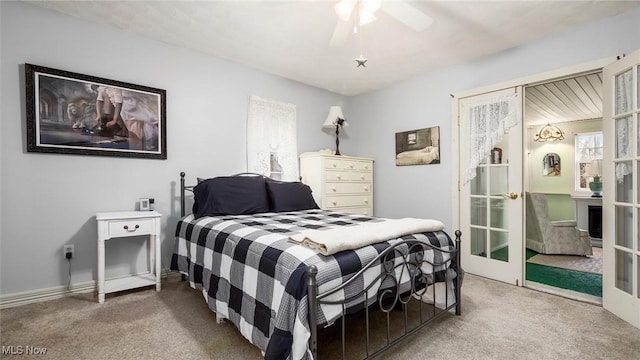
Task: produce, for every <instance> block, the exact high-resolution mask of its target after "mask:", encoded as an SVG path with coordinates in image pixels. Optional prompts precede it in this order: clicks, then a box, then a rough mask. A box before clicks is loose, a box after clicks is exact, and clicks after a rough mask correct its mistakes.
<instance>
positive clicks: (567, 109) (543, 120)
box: [524, 72, 602, 126]
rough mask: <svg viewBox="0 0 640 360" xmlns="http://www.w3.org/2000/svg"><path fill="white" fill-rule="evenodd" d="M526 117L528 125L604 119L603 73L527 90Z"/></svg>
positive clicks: (532, 87)
mask: <svg viewBox="0 0 640 360" xmlns="http://www.w3.org/2000/svg"><path fill="white" fill-rule="evenodd" d="M524 118H525V124H526V126H538V125H545V124H547V123H551V124H552V123H558V122H568V121H576V120H588V119H599V118H602V73H601V72H597V73H591V74H585V75H580V76H577V77H571V78H567V79H561V80H556V81H553V82H549V83H544V84H538V85H532V86H529V87H526V89H525V113H524Z"/></svg>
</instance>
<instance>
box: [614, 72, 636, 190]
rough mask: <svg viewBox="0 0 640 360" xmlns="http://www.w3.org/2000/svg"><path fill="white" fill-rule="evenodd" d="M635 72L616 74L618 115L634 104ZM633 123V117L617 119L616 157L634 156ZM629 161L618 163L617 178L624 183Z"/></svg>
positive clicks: (627, 173) (628, 171)
mask: <svg viewBox="0 0 640 360" xmlns="http://www.w3.org/2000/svg"><path fill="white" fill-rule="evenodd" d="M632 104H633V74H632V72H631V70H628V71H626V72H624V73H622V74H620V75H618V76H616V115H617V114H622V113H625V112H628V111H631V107H632V106H633V105H632ZM631 131H633V123H632V120H631V117H625V118H622V119H618V120H616V157H617V158H629V157H632V156H633V140H632V138H631V137H632V136H633V134H631ZM629 165H630V164H629V163H627V162H619V163H617V164H616V180H617V181H618V183H622V181H623V180H624V177H625V176H626V175H629V174H631V170H632V169H631V166H629Z"/></svg>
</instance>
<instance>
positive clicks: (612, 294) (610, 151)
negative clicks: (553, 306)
mask: <svg viewBox="0 0 640 360" xmlns="http://www.w3.org/2000/svg"><path fill="white" fill-rule="evenodd" d="M639 72H640V50H637V51H635V52H634V53H633V54H631V55H629V56H626V57H623V58H622V59H620V60H618V61H616V62H614V63H612V64H610V65H607V66H605V67H604V71H603V81H604V93H603V133H604V139H605V140H604V143H605V149H604V164H603V165H604V166H603V167H604V174H603V177H602V179H603V183H604V192H603V264H604V268H603V279H602V280H603V281H602V290H603V294H602V304H603V306H604V308H605V309H607V310H608V311H610V312H612V313H614V314H615V315H617V316H618V317H620V318H622V319H624V320H625V321H628V322H629V323H631V324H633V325H634V326H636V327H639V328H640V176H639V175H640V81H638V75H639Z"/></svg>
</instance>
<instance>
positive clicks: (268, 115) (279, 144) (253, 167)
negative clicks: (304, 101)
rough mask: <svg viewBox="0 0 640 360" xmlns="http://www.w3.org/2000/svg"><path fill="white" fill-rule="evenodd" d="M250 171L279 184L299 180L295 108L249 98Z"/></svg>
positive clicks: (261, 99) (248, 158) (248, 151)
mask: <svg viewBox="0 0 640 360" xmlns="http://www.w3.org/2000/svg"><path fill="white" fill-rule="evenodd" d="M247 171H249V172H255V173H258V174H262V175H265V176H269V177H271V178H274V179H278V180H285V181H294V180H298V145H297V140H296V106H295V105H293V104H286V103H282V102H278V101H274V100H269V99H263V98H260V97H258V96H251V97H250V98H249V111H248V117H247Z"/></svg>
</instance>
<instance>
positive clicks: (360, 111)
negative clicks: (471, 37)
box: [347, 8, 640, 236]
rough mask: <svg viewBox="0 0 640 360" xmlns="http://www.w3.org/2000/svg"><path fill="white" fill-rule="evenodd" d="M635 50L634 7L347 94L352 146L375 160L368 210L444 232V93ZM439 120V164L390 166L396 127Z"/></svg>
mask: <svg viewBox="0 0 640 360" xmlns="http://www.w3.org/2000/svg"><path fill="white" fill-rule="evenodd" d="M638 48H640V9H637V8H636V9H635V10H632V11H629V12H627V13H624V14H622V15H619V16H616V17H611V18H608V19H604V20H602V21H598V22H593V23H591V24H588V25H586V26H582V27H579V28H575V29H572V30H569V31H566V32H564V33H561V34H559V35H556V36H552V37H549V38H545V39H542V40H540V41H537V42H534V43H530V44H528V45H525V46H521V47H517V48H513V49H509V50H507V51H504V52H501V53H498V54H495V55H491V56H487V57H485V58H482V59H479V60H477V61H473V62H470V63H465V64H462V65H455V66H452V67H449V68H446V69H442V70H438V71H434V72H431V73H428V74H425V75H424V76H420V77H416V78H414V79H411V80H409V81H405V82H403V83H400V84H397V85H395V86H392V87H389V88H386V89H383V90H380V91H376V92H373V93H370V94H366V95H362V96H358V97H354V98H350V99H349V101H348V103H347V109H348V112H347V113H348V115H349V117H350V122H349V124H350V125H351V127H350V128H349V130H350V132H351V134H358V135H360V134H363V135H365V136H358V137H357V138H354V139H353V140H352V142H353V149H354V151H355V152H357V153H358V154H362V155H364V156H368V157H371V158H374V159H375V160H376V162H375V172H374V184H375V189H374V192H375V201H374V205H375V209H374V212H375V213H376V215H377V216H383V217H399V216H416V217H429V218H437V219H441V220H442V221H443V222H444V223H445V225H446V226H447V227H448V228H449V229H450V227H451V224H452V219H451V216H452V215H451V214H452V205H453V204H452V200H451V199H452V196H453V191H457V185H456V184H454V183H453V181H452V171H453V169H452V158H451V157H452V151H453V149H452V146H451V139H452V131H453V130H452V118H451V117H452V115H451V101H452V100H451V97H450V94H455V93H456V92H460V91H463V90H468V89H474V88H479V87H482V86H487V85H490V84H495V83H500V82H504V81H508V80H512V79H517V78H521V77H525V76H529V75H534V74H538V73H543V72H547V71H552V70H556V69H560V68H565V67H568V66H572V65H576V64H581V63H586V62H589V61H594V60H599V59H603V58H607V57H612V58H613V57H615V56H616V55H620V54H622V53H631V52H632V51H633V50H635V49H638ZM437 51H438V49H434V52H437ZM452 63H455V59H452ZM398 66H402V64H401V63H399V64H398ZM354 119H355V120H354ZM438 125H439V126H440V141H441V149H440V151H441V152H440V154H441V155H440V162H441V163H440V164H438V165H420V166H401V167H396V166H395V162H394V149H395V144H394V141H395V138H394V136H395V133H396V132H400V131H407V130H412V129H420V128H425V127H431V126H438ZM450 230H453V229H450ZM463 236H464V234H463Z"/></svg>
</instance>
